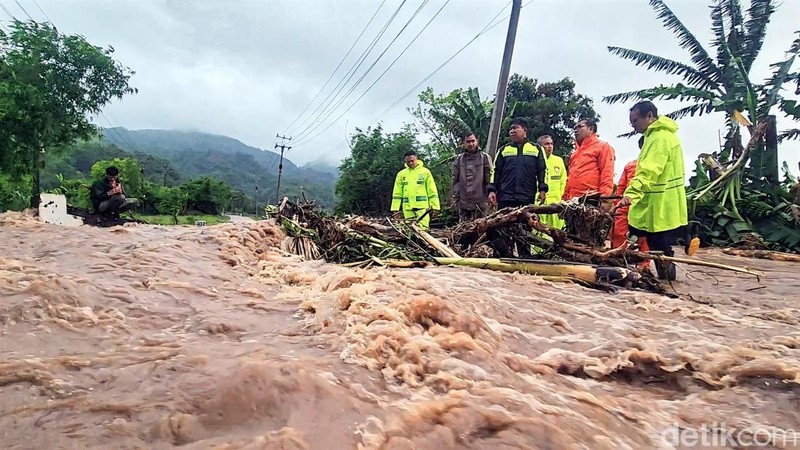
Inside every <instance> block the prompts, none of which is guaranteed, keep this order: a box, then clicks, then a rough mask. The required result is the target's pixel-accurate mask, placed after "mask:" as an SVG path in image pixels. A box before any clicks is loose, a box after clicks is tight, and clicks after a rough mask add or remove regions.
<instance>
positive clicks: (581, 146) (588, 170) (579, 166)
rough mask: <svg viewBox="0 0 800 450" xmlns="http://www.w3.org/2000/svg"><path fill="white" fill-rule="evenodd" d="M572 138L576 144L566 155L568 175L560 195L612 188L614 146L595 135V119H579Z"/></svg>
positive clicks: (566, 197) (607, 192)
mask: <svg viewBox="0 0 800 450" xmlns="http://www.w3.org/2000/svg"><path fill="white" fill-rule="evenodd" d="M575 141H576V142H577V144H578V147H577V148H576V149H575V151H574V152H573V153H572V155H570V157H569V169H568V171H567V173H568V174H569V177H568V178H567V187H566V188H565V189H564V196H563V197H562V198H563V199H564V200H569V199H572V198H575V197H581V196H583V195H586V194H591V193H599V194H600V195H602V196H610V195H611V193H612V191H613V189H614V149H613V148H612V147H611V145H609V144H608V142H605V141H601V140H600V138H598V137H597V122H595V121H594V119H581V120H580V121H579V122H578V123H577V124H576V125H575ZM609 206H610V205H609Z"/></svg>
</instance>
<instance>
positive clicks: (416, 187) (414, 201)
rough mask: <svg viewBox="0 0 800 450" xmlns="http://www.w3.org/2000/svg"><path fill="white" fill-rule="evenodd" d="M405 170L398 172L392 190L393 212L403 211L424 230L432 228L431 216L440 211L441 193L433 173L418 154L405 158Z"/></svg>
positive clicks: (413, 153)
mask: <svg viewBox="0 0 800 450" xmlns="http://www.w3.org/2000/svg"><path fill="white" fill-rule="evenodd" d="M404 161H405V168H404V169H402V170H401V171H399V172H397V177H395V180H394V189H393V190H392V206H391V210H392V211H402V212H403V217H404V218H406V219H416V220H417V221H418V222H419V226H420V228H422V229H428V228H429V226H430V220H431V215H432V214H434V211H438V210H439V209H440V207H439V192H438V191H437V189H436V183H435V182H434V180H433V175H431V171H430V170H428V169H427V168H425V167H424V164H423V163H422V160H420V159H418V158H417V152H415V151H414V150H410V151H408V152H406V154H405V156H404Z"/></svg>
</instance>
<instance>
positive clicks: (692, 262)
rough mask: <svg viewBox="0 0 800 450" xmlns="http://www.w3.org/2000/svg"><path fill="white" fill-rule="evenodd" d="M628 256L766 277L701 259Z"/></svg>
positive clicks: (646, 255) (640, 254)
mask: <svg viewBox="0 0 800 450" xmlns="http://www.w3.org/2000/svg"><path fill="white" fill-rule="evenodd" d="M628 254H630V255H632V256H636V257H638V258H642V259H651V260H654V261H672V262H677V263H683V264H688V265H690V266H703V267H712V268H714V269H722V270H730V271H732V272H738V273H746V274H748V275H753V276H755V277H759V278H762V277H765V276H766V274H765V273H764V272H761V271H758V270H751V269H747V268H745V267H737V266H730V265H728V264H720V263H715V262H711V261H703V260H701V259H689V258H677V257H675V256H666V255H657V254H651V253H642V252H634V251H629V253H628Z"/></svg>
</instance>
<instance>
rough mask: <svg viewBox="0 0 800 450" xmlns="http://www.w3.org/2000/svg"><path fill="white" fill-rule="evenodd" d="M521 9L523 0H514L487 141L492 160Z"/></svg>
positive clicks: (487, 150)
mask: <svg viewBox="0 0 800 450" xmlns="http://www.w3.org/2000/svg"><path fill="white" fill-rule="evenodd" d="M520 9H522V0H513V3H512V4H511V19H510V20H509V22H508V34H507V35H506V48H505V50H503V62H502V64H501V65H500V79H499V80H498V81H497V93H496V94H495V97H494V109H493V110H492V124H491V125H490V126H489V141H488V142H487V143H486V153H488V154H489V156H491V158H492V160H494V155H495V153H497V145H498V142H499V140H500V126H501V123H502V121H503V111H505V105H506V89H507V88H508V74H509V72H510V71H511V55H512V54H513V53H514V41H515V40H516V38H517V23H519V11H520Z"/></svg>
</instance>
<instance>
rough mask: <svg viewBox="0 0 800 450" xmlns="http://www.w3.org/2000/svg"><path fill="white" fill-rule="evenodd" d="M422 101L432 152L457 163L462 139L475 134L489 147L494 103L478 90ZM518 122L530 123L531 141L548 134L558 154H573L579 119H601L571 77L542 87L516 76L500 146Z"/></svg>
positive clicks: (420, 116)
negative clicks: (522, 119) (575, 131)
mask: <svg viewBox="0 0 800 450" xmlns="http://www.w3.org/2000/svg"><path fill="white" fill-rule="evenodd" d="M419 100H420V103H419V104H418V105H417V107H416V108H414V109H413V110H411V113H412V114H413V115H414V117H415V119H416V121H417V123H418V124H419V127H418V129H417V131H420V132H423V133H427V134H429V135H431V136H433V141H432V142H431V143H430V144H429V145H428V146H427V147H428V149H429V151H433V152H435V153H437V154H440V155H442V156H445V155H447V156H449V157H450V158H452V156H453V155H454V154H455V152H456V149H457V148H458V147H459V140H458V138H459V135H460V134H461V133H463V132H464V131H466V130H471V131H473V132H474V133H475V135H476V136H477V137H478V142H479V145H481V146H486V144H487V142H488V140H489V127H490V124H491V116H492V105H493V103H494V102H493V101H485V102H482V101H480V96H479V93H478V90H477V89H476V88H468V89H466V90H465V89H456V90H454V91H452V92H450V93H449V94H448V95H441V94H440V95H438V96H437V95H435V94H434V93H433V89H431V88H428V89H426V90H425V91H424V92H422V93H421V94H420V95H419ZM516 117H521V118H524V119H526V120H527V121H528V125H529V127H530V129H529V130H528V138H529V139H530V140H535V139H536V138H537V137H539V136H541V135H544V134H549V135H550V136H552V137H553V141H554V144H555V153H556V154H559V155H567V154H569V153H570V152H571V151H572V129H573V127H574V126H575V123H576V122H577V121H578V120H580V119H582V118H584V117H592V118H595V119H598V118H599V116H598V114H597V113H596V112H595V110H594V108H593V105H592V100H591V99H590V98H588V97H586V96H584V95H581V94H578V93H576V92H575V83H574V82H573V81H572V80H570V79H569V78H564V79H563V80H560V81H556V82H552V83H541V84H540V83H539V82H538V81H537V80H535V79H533V78H529V77H525V76H522V75H519V74H514V75H512V76H511V78H510V80H509V83H508V91H507V96H506V106H505V112H504V115H503V121H502V126H501V129H500V140H499V145H500V146H502V145H505V144H506V143H507V142H508V129H509V127H510V126H511V121H512V119H514V118H516Z"/></svg>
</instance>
